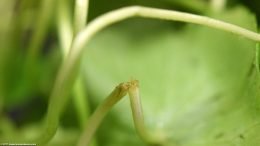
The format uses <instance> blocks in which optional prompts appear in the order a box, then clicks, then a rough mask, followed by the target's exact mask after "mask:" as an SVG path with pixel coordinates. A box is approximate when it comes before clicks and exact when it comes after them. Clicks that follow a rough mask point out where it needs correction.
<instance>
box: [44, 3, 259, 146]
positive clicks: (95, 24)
mask: <svg viewBox="0 0 260 146" xmlns="http://www.w3.org/2000/svg"><path fill="white" fill-rule="evenodd" d="M135 16H139V17H146V18H154V19H164V20H171V21H182V22H188V23H195V24H199V25H204V26H208V27H212V28H215V29H220V30H223V31H226V32H231V33H234V34H236V35H239V36H243V37H245V38H247V39H251V40H254V41H258V42H259V41H260V35H259V34H257V33H255V32H252V31H249V30H247V29H244V28H241V27H239V26H236V25H233V24H229V23H226V22H223V21H219V20H216V19H212V18H209V17H204V16H198V15H194V14H188V13H183V12H176V11H170V10H161V9H156V8H146V7H138V6H132V7H126V8H121V9H119V10H115V11H112V12H109V13H106V14H104V15H102V16H100V17H98V18H96V19H95V20H94V21H92V22H91V23H89V25H88V26H87V27H85V29H83V30H82V31H81V32H80V33H79V34H78V35H77V36H76V37H75V40H73V43H72V48H71V49H70V50H71V51H70V53H69V56H68V57H67V58H66V60H65V61H64V62H63V64H62V66H61V68H60V70H59V73H58V76H57V79H56V81H55V84H54V88H53V90H52V93H51V96H50V104H49V108H48V113H47V125H46V126H47V127H46V131H45V132H44V134H43V135H42V137H45V139H44V140H42V141H41V142H43V143H44V142H45V143H46V142H48V141H49V139H50V138H52V137H53V135H54V134H55V132H56V128H57V125H58V120H59V116H60V114H61V111H62V110H63V107H64V106H65V103H66V101H67V96H68V91H67V90H70V89H71V88H72V84H73V83H74V81H75V79H76V75H77V74H75V73H77V67H78V63H79V61H80V58H81V54H82V53H83V49H84V47H85V46H86V44H87V43H88V42H89V40H90V39H91V38H92V37H93V36H94V35H95V34H96V33H97V32H99V31H100V30H102V29H103V28H105V27H107V26H109V25H111V24H113V23H116V22H119V21H122V20H124V19H127V18H130V17H135Z"/></svg>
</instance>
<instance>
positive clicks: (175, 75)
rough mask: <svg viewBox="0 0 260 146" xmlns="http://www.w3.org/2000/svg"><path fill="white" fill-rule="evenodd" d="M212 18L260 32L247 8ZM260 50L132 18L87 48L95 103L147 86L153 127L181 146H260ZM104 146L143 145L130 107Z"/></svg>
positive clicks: (109, 127) (110, 120)
mask: <svg viewBox="0 0 260 146" xmlns="http://www.w3.org/2000/svg"><path fill="white" fill-rule="evenodd" d="M210 16H212V17H214V18H218V19H222V20H225V21H228V22H231V23H234V24H237V25H240V26H243V27H245V28H248V29H251V30H253V31H256V26H255V24H256V22H255V19H254V17H253V16H252V14H250V13H249V12H248V11H247V10H246V9H244V8H242V7H238V8H234V9H230V10H228V11H225V12H222V13H221V14H218V15H214V14H211V15H210ZM255 45H256V44H255V43H254V42H252V41H249V40H246V39H245V38H241V37H237V36H235V35H233V34H229V33H226V32H222V31H219V30H213V29H210V28H206V27H201V26H195V25H184V24H181V25H180V24H179V23H168V22H162V21H156V20H143V19H139V18H138V19H131V20H127V21H126V22H123V23H120V24H117V25H115V26H113V27H110V28H109V29H106V30H105V31H103V32H102V33H100V34H99V35H97V36H96V37H95V38H94V39H93V40H92V41H91V42H90V44H89V45H88V46H87V51H86V55H85V57H84V58H85V59H84V64H83V65H84V68H85V70H84V71H85V75H86V81H87V84H88V90H89V92H90V94H91V99H90V100H91V101H92V102H93V104H94V105H95V107H96V105H97V104H99V103H100V102H101V101H102V100H103V99H104V98H105V97H106V95H108V93H109V92H110V91H112V89H113V88H114V87H115V86H116V85H117V84H118V83H120V82H124V81H128V80H129V79H131V78H135V79H138V80H139V81H140V91H141V98H142V104H143V108H144V116H145V122H146V125H147V128H148V129H149V130H150V131H151V132H152V134H154V135H163V136H165V137H167V138H168V142H169V145H178V146H208V145H210V146H219V145H222V146H225V145H227V146H230V145H231V146H233V145H234V146H240V145H241V146H242V145H249V146H255V145H260V140H259V136H258V135H259V134H260V132H259V131H260V118H259V116H257V115H258V114H259V112H260V110H259V109H260V101H259V99H258V98H259V95H258V92H257V90H258V88H259V79H258V76H259V74H258V70H257V69H256V66H255V54H256V53H255ZM98 140H99V143H100V145H102V146H110V145H111V146H112V145H113V146H114V145H144V143H143V142H141V140H140V139H139V137H138V136H137V135H136V133H135V131H134V127H133V120H132V116H131V110H130V103H129V101H128V99H124V100H123V101H121V102H120V103H119V104H118V105H117V106H116V107H115V108H114V109H113V111H112V112H111V113H110V114H109V115H108V117H107V118H106V120H105V121H104V123H103V124H102V126H101V128H100V129H99V131H98Z"/></svg>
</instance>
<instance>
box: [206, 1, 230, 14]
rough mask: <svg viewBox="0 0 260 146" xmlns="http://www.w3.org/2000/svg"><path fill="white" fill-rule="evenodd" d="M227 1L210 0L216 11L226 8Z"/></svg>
mask: <svg viewBox="0 0 260 146" xmlns="http://www.w3.org/2000/svg"><path fill="white" fill-rule="evenodd" d="M226 3H227V1H226V0H210V5H211V8H212V10H213V11H215V12H221V11H222V10H223V9H224V8H225V6H226Z"/></svg>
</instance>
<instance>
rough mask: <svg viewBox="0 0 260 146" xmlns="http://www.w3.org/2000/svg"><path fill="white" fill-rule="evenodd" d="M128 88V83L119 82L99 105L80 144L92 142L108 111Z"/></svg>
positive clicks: (80, 145) (81, 145)
mask: <svg viewBox="0 0 260 146" xmlns="http://www.w3.org/2000/svg"><path fill="white" fill-rule="evenodd" d="M127 90H128V85H127V84H126V83H121V84H119V85H118V86H117V87H116V88H115V89H114V90H113V91H112V93H110V95H109V96H108V97H107V98H106V99H105V101H104V102H103V103H102V104H101V105H99V106H98V108H97V109H96V110H95V112H94V113H93V114H92V116H91V117H90V118H89V121H88V125H87V127H86V129H85V130H84V132H83V134H82V135H81V137H80V139H79V142H78V146H86V145H88V144H89V143H90V140H91V138H92V137H93V135H94V133H95V132H96V130H97V128H98V126H99V125H100V123H101V122H102V120H103V119H104V117H105V115H106V114H107V112H108V111H110V109H111V108H112V107H113V106H114V105H115V104H116V103H117V102H118V101H119V100H120V99H122V98H123V97H124V96H125V95H126V94H127Z"/></svg>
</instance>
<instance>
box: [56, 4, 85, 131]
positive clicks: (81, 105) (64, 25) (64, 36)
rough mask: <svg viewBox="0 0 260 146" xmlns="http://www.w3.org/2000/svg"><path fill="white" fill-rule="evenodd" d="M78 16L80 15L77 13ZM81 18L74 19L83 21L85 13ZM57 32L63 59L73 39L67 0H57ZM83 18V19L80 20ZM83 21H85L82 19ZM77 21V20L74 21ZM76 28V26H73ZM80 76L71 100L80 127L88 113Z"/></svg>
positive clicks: (82, 125)
mask: <svg viewBox="0 0 260 146" xmlns="http://www.w3.org/2000/svg"><path fill="white" fill-rule="evenodd" d="M80 8H82V7H75V9H76V10H75V11H77V9H80ZM77 16H78V17H80V16H81V15H77ZM82 17H83V18H82V19H80V18H78V19H75V21H76V20H79V21H81V22H83V21H84V20H85V14H84V15H82ZM57 19H58V32H59V38H60V42H61V48H62V52H63V59H64V60H65V58H66V57H67V56H68V54H69V49H70V46H71V42H72V39H73V27H72V23H71V22H72V21H71V18H70V15H69V8H68V2H67V1H64V0H59V11H58V18H57ZM82 20H83V21H82ZM84 22H85V21H84ZM75 23H77V22H75ZM75 29H76V28H75ZM83 81H84V80H83V78H82V76H78V77H77V79H76V82H75V85H74V87H73V101H74V104H75V108H76V111H77V114H78V115H77V116H78V119H79V123H80V126H81V128H83V127H84V126H85V123H86V120H87V117H88V115H89V109H88V104H87V100H86V98H87V95H86V90H85V87H84V82H83Z"/></svg>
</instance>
